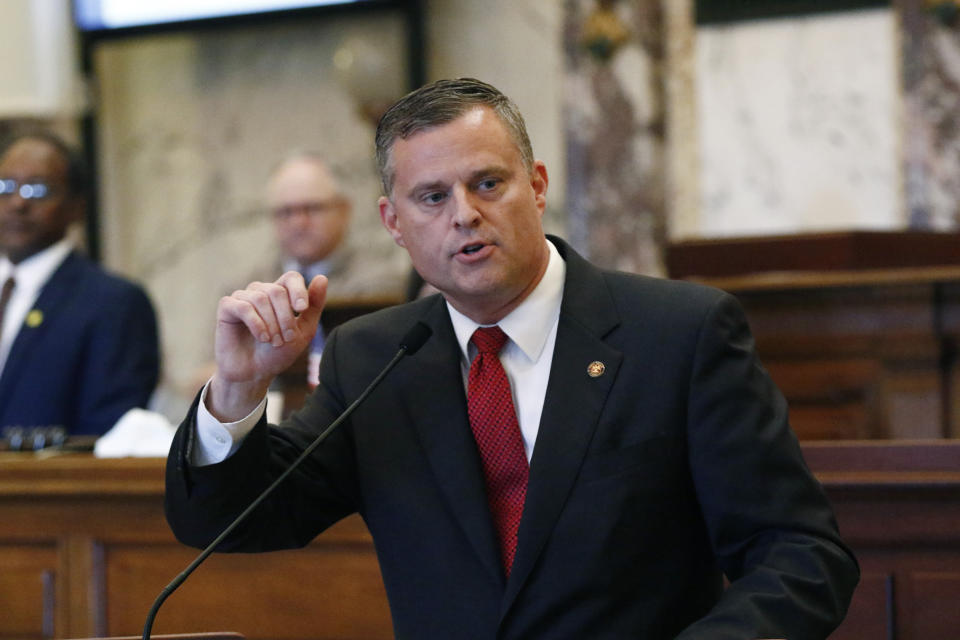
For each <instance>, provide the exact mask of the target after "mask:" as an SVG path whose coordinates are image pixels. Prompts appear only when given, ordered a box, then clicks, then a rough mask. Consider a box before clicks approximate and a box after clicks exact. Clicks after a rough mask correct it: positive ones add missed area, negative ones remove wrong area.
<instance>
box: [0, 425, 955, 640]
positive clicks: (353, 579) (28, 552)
mask: <svg viewBox="0 0 960 640" xmlns="http://www.w3.org/2000/svg"><path fill="white" fill-rule="evenodd" d="M804 452H805V455H806V457H807V461H808V463H809V464H810V466H811V468H812V469H813V470H814V473H816V475H817V477H818V478H819V479H820V480H821V482H822V483H823V485H824V487H825V489H826V491H827V495H828V497H829V498H830V500H831V502H832V503H833V505H834V508H835V510H836V514H837V520H838V522H839V525H840V529H841V532H842V534H843V535H844V538H845V539H846V540H847V542H848V543H849V544H850V545H851V546H852V548H853V549H854V551H855V552H856V554H857V556H858V559H859V561H860V563H861V566H862V568H863V582H862V584H861V586H860V588H859V589H858V591H857V593H856V595H855V598H854V602H853V605H852V607H851V610H850V614H849V616H848V619H847V620H846V622H845V623H844V624H843V626H842V627H841V628H840V629H839V630H838V631H837V633H836V634H835V635H834V636H833V637H834V638H835V639H839V640H878V639H884V638H890V637H895V638H898V639H899V640H953V639H954V638H956V635H950V634H951V633H955V630H956V629H957V628H960V620H958V617H957V616H958V615H960V607H958V606H957V605H956V602H957V601H958V600H957V596H958V594H960V442H950V441H924V442H879V441H876V442H826V441H823V442H808V443H805V444H804ZM163 465H164V461H163V460H158V459H144V460H133V459H131V460H97V459H94V458H92V457H89V456H79V455H78V456H69V457H58V458H51V459H46V460H45V459H38V458H35V457H33V456H31V455H28V454H4V455H0V603H2V607H3V609H2V615H0V640H5V639H8V638H9V639H11V640H12V639H14V638H17V639H20V640H23V639H29V640H32V639H34V638H36V639H39V638H44V637H50V636H51V635H52V636H54V637H57V638H78V637H94V636H106V635H110V636H122V635H138V634H139V633H140V632H141V630H142V626H143V622H144V619H145V617H146V615H147V612H148V610H149V608H150V606H151V604H152V602H153V600H154V599H155V598H156V596H157V595H158V594H159V593H160V592H161V590H162V589H163V588H164V587H165V586H166V585H167V583H169V582H170V581H171V580H172V579H173V578H174V576H176V575H177V574H178V573H179V572H180V571H182V570H183V569H184V568H185V567H186V566H187V565H188V564H189V563H190V562H191V561H192V560H193V558H195V557H196V554H197V551H196V550H194V549H188V548H186V547H183V546H182V545H180V544H178V543H177V542H176V541H175V540H174V539H173V537H172V536H171V534H170V532H169V529H168V527H167V525H166V522H165V521H164V518H163V510H162V494H163ZM51 621H52V622H51ZM51 626H52V629H51ZM217 629H230V630H235V631H238V632H240V633H243V634H244V635H245V636H246V637H247V638H249V639H251V640H256V639H257V638H276V639H279V640H299V639H303V640H306V639H308V638H324V639H325V638H330V639H334V638H337V639H340V640H351V639H356V640H361V639H363V640H378V639H381V638H382V639H384V640H386V639H388V638H391V637H392V631H391V625H390V617H389V611H388V608H387V604H386V597H385V595H384V591H383V584H382V581H381V579H380V574H379V569H378V565H377V560H376V555H375V553H374V549H373V545H372V542H371V540H370V537H369V534H368V533H367V531H366V529H365V528H364V526H363V523H362V522H361V521H360V520H359V519H358V518H350V519H348V520H345V521H344V522H342V523H340V524H338V525H337V526H335V527H334V528H332V529H331V530H330V531H327V532H326V533H324V534H323V535H322V536H320V537H319V538H318V539H317V540H316V541H315V542H314V543H313V544H311V545H310V546H308V547H307V548H306V549H302V550H298V551H285V552H279V553H268V554H254V555H248V554H237V555H219V554H215V555H213V556H211V557H210V558H209V559H208V561H207V562H206V563H205V564H203V565H201V566H200V567H199V568H198V569H197V571H196V572H195V573H194V574H193V575H192V576H191V577H190V579H189V580H188V581H187V582H186V583H185V584H184V586H183V587H182V589H181V590H179V591H177V592H176V593H174V594H173V595H172V596H171V597H170V598H169V599H168V601H167V602H166V603H165V604H164V606H163V607H162V608H161V609H160V612H159V615H158V616H157V619H156V623H155V625H154V630H155V631H156V632H157V633H190V632H196V631H209V630H217ZM888 632H889V634H893V635H889V634H888Z"/></svg>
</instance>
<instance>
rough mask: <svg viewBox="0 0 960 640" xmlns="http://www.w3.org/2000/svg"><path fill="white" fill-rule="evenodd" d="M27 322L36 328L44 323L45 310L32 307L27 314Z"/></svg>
mask: <svg viewBox="0 0 960 640" xmlns="http://www.w3.org/2000/svg"><path fill="white" fill-rule="evenodd" d="M26 324H27V326H28V327H30V328H31V329H36V328H37V327H39V326H40V325H41V324H43V311H40V309H31V310H30V313H28V314H27V319H26Z"/></svg>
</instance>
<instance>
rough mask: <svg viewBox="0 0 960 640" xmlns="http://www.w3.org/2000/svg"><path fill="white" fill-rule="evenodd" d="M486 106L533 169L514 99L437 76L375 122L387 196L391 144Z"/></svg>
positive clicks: (474, 83) (478, 83)
mask: <svg viewBox="0 0 960 640" xmlns="http://www.w3.org/2000/svg"><path fill="white" fill-rule="evenodd" d="M478 106H479V107H489V108H490V109H491V110H493V112H494V113H495V114H496V115H497V117H498V118H500V121H501V122H503V124H504V125H505V126H506V127H507V131H508V132H509V133H510V137H511V138H513V141H514V143H515V144H516V145H517V150H518V151H519V152H520V156H521V158H522V160H523V164H524V166H525V167H526V169H527V171H531V172H532V171H533V162H534V158H533V148H532V147H531V146H530V137H529V136H528V135H527V126H526V124H525V123H524V121H523V116H522V115H521V114H520V109H518V108H517V105H516V104H514V102H513V101H512V100H511V99H510V98H508V97H507V96H505V95H504V94H503V93H501V92H500V91H499V90H498V89H496V88H495V87H493V86H491V85H489V84H487V83H486V82H481V81H480V80H475V79H474V78H459V79H456V80H438V81H436V82H433V83H431V84H428V85H424V86H422V87H420V88H419V89H416V90H415V91H412V92H410V93H408V94H407V95H405V96H404V97H403V98H400V100H399V101H397V102H396V103H395V104H394V105H393V106H392V107H390V108H389V109H388V110H387V111H386V113H384V114H383V116H382V117H381V118H380V122H379V124H378V125H377V137H376V153H377V170H378V171H379V172H380V184H381V186H382V187H383V193H384V195H385V196H387V197H388V198H389V197H390V193H391V191H392V190H393V180H394V177H395V176H394V167H393V158H392V151H393V144H394V143H395V142H396V141H397V139H398V138H399V139H401V140H406V139H407V138H409V137H410V136H412V135H414V134H416V133H419V132H421V131H423V130H425V129H430V128H432V127H436V126H439V125H444V124H448V123H450V122H453V121H454V120H456V119H457V118H459V117H460V116H462V115H463V114H464V113H466V112H467V111H468V110H470V109H472V108H474V107H478Z"/></svg>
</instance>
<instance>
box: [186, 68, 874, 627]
mask: <svg viewBox="0 0 960 640" xmlns="http://www.w3.org/2000/svg"><path fill="white" fill-rule="evenodd" d="M377 150H378V165H379V167H380V172H381V179H382V181H383V187H384V196H383V197H381V199H380V201H379V206H380V215H381V219H382V222H383V224H384V226H385V227H386V228H387V230H388V231H389V232H390V234H391V235H392V236H393V238H394V240H395V241H396V242H397V243H398V244H400V245H401V246H403V247H405V248H406V249H407V251H408V252H409V254H410V257H411V259H412V261H413V264H414V266H415V267H416V269H417V271H418V272H419V273H420V274H421V275H422V276H423V278H424V279H425V280H426V281H427V282H429V283H430V284H431V285H433V286H434V287H436V288H437V289H438V290H439V291H440V295H433V296H429V297H427V298H424V299H421V300H418V301H415V302H412V303H409V304H405V305H400V306H396V307H392V308H389V309H385V310H382V311H379V312H377V313H373V314H370V315H367V316H363V317H361V318H358V319H356V320H353V321H351V322H348V323H346V324H344V325H341V326H340V327H338V328H337V329H335V330H334V331H333V332H332V333H331V335H330V338H329V340H328V342H327V346H326V350H325V351H324V357H323V360H322V361H321V366H320V386H319V387H318V388H317V390H316V392H315V393H314V394H313V395H312V396H311V397H310V399H309V400H308V402H307V405H306V407H305V408H304V409H303V410H302V411H300V412H298V413H295V414H294V415H293V416H292V417H291V418H290V419H289V420H287V421H286V422H285V423H284V424H283V425H282V426H281V428H276V427H271V426H269V425H267V424H266V421H265V420H264V418H263V417H262V416H263V411H264V406H263V405H264V401H263V398H264V394H265V392H266V389H267V386H268V385H269V383H270V379H271V378H272V377H273V376H274V375H276V373H277V372H278V371H281V370H283V368H284V367H285V366H286V364H287V363H288V362H289V360H290V359H291V358H292V357H294V356H295V354H296V353H297V351H298V350H299V349H302V348H303V345H304V344H306V342H307V341H308V340H309V339H310V336H311V334H312V332H313V330H314V328H315V327H316V325H317V320H318V317H319V314H320V311H321V309H322V307H323V303H324V296H325V287H326V282H325V280H324V279H323V278H322V277H317V278H314V279H313V280H312V281H311V282H310V283H309V285H307V283H305V282H304V281H303V278H302V277H300V276H299V274H296V273H287V274H285V275H284V276H282V277H281V278H280V279H279V280H278V281H276V282H274V283H254V284H252V285H251V286H250V287H248V288H247V289H246V290H244V291H240V292H237V293H235V294H234V295H233V296H230V297H227V298H224V299H222V300H221V302H220V305H219V307H218V325H217V331H216V345H215V351H216V357H217V367H218V368H217V372H216V373H215V374H214V376H213V378H212V379H211V381H210V382H209V383H208V384H207V386H206V387H205V389H204V390H203V391H202V392H201V394H200V395H199V396H198V399H197V401H196V404H195V406H194V408H193V410H191V412H190V414H189V415H188V416H187V419H186V420H185V421H184V423H183V424H182V425H181V428H180V431H179V432H178V435H177V437H176V438H175V440H174V443H173V446H172V448H171V452H170V457H169V460H168V463H167V517H168V519H169V521H170V523H171V525H172V527H173V529H174V532H175V533H176V535H177V536H178V537H179V538H180V539H181V540H183V541H184V542H187V543H189V544H194V545H205V544H208V543H209V542H210V541H211V540H212V539H213V538H214V537H215V536H216V535H217V534H218V533H219V532H220V531H221V530H223V529H224V528H225V527H226V526H227V524H228V523H229V522H230V521H231V520H232V519H233V518H234V517H235V516H236V514H238V513H239V512H240V511H241V510H242V509H243V508H244V507H245V506H246V505H247V504H249V502H251V501H252V500H253V498H254V497H255V496H257V495H258V493H259V492H260V491H261V490H262V489H263V488H264V487H265V486H267V485H268V483H270V482H271V481H272V479H274V478H276V477H277V476H278V475H279V474H280V473H281V472H282V471H283V470H284V469H285V468H286V467H287V466H288V465H289V463H290V461H291V460H293V459H294V458H295V457H296V456H297V454H299V453H301V452H302V451H304V449H305V448H306V447H307V446H309V444H310V443H311V442H312V441H313V439H314V438H315V436H316V435H317V434H318V433H319V432H321V431H322V430H323V429H324V428H326V427H327V425H329V424H330V423H331V422H332V420H333V419H334V418H335V417H336V416H338V415H339V414H340V413H341V412H342V411H343V410H344V407H346V406H348V405H349V404H350V403H352V402H353V401H354V400H355V399H356V398H357V397H358V395H359V394H360V393H361V392H362V390H363V389H364V387H365V386H366V385H367V384H368V382H369V381H370V380H372V379H373V378H374V376H375V375H376V374H377V372H378V370H379V369H380V368H381V367H382V366H383V363H384V362H385V361H386V360H387V359H388V358H389V357H390V355H392V354H393V353H394V352H395V351H396V349H397V344H398V343H399V342H400V340H401V338H402V336H403V335H404V334H405V333H406V332H407V330H408V329H409V327H411V325H414V324H415V323H417V322H422V323H424V324H426V325H427V326H428V327H430V329H431V330H432V337H431V338H430V340H429V341H428V342H427V343H426V344H424V345H423V347H422V348H421V349H419V350H418V351H417V352H416V353H415V354H413V355H411V356H409V357H407V358H405V359H404V360H403V361H401V362H400V364H399V365H398V366H397V368H396V369H395V370H394V371H392V372H391V373H390V374H389V376H388V377H387V378H385V379H384V381H383V383H382V384H381V385H380V386H379V387H377V389H376V390H375V391H373V393H371V394H370V395H369V396H368V397H367V399H366V401H365V402H364V404H362V405H360V406H359V407H358V408H357V410H356V411H355V412H354V413H353V414H352V415H351V416H350V418H349V419H348V420H347V421H346V422H344V424H343V425H341V427H340V429H338V430H337V431H334V432H333V434H332V435H331V437H330V438H328V439H327V440H326V441H324V442H323V443H322V444H321V445H320V446H319V447H318V448H316V449H315V450H313V452H312V453H311V455H310V456H309V458H307V459H306V461H305V463H304V465H303V466H302V467H300V468H299V469H298V470H297V472H296V473H293V474H291V475H290V476H289V477H288V478H287V479H286V481H285V482H284V483H283V484H281V485H280V486H279V487H278V489H277V491H276V492H274V493H273V494H271V496H270V498H268V499H267V500H266V501H265V502H264V503H262V504H261V505H260V506H259V507H258V509H257V510H255V511H254V512H253V513H252V514H251V517H250V519H249V520H248V521H246V522H245V523H244V524H243V525H241V526H240V527H239V528H238V529H237V530H236V531H235V532H234V533H233V534H232V536H231V537H230V538H229V539H228V540H227V541H226V542H225V543H224V544H223V546H222V547H221V550H225V551H230V550H245V551H260V550H267V549H276V548H286V547H296V546H301V545H305V544H307V543H308V542H309V541H310V540H311V539H312V538H313V537H314V536H316V535H318V534H319V533H320V532H321V531H323V530H324V529H325V528H326V527H329V526H330V525H331V524H332V523H333V522H335V521H337V520H338V519H340V518H342V517H344V516H346V515H347V514H350V513H353V512H359V513H360V514H361V515H362V516H363V518H364V520H365V522H366V523H367V526H368V527H369V529H370V531H371V533H372V535H373V539H374V543H375V544H376V548H377V555H378V558H379V561H380V568H381V571H382V574H383V579H384V583H385V585H386V589H387V595H388V597H389V600H390V607H391V612H392V615H393V623H394V632H395V633H396V636H397V637H398V638H410V639H416V640H429V639H434V638H436V639H444V640H446V639H450V638H457V639H476V640H486V639H493V638H497V639H503V640H508V639H509V640H539V639H544V640H556V639H571V640H581V639H589V640H605V639H610V640H614V639H616V640H620V639H627V638H636V639H638V640H639V639H643V640H670V639H674V638H678V639H679V638H682V639H683V640H699V639H704V640H706V639H710V640H749V639H757V638H790V639H791V640H823V639H824V638H826V637H827V635H829V633H830V632H831V631H832V630H833V628H834V627H835V626H836V625H837V624H838V623H839V622H840V620H841V619H842V618H843V616H844V614H845V612H846V609H847V606H848V604H849V601H850V597H851V595H852V592H853V589H854V586H855V585H856V583H857V580H858V577H859V570H858V567H857V563H856V561H855V559H854V558H853V556H852V554H851V553H850V551H849V549H848V548H847V547H846V545H844V543H843V541H842V540H841V539H840V536H839V534H838V532H837V528H836V523H835V522H834V519H833V514H832V512H831V509H830V506H829V504H828V503H827V500H826V498H825V496H824V495H823V492H822V491H821V488H820V486H819V485H818V483H817V481H816V480H815V479H814V478H813V477H812V476H811V474H810V472H809V470H808V469H807V467H806V465H805V464H804V462H803V459H802V456H801V452H800V448H799V446H798V443H797V441H796V438H795V437H794V435H793V433H792V432H791V430H790V427H789V424H788V422H787V407H786V404H785V402H784V400H783V397H782V395H781V394H780V393H779V392H778V391H777V389H776V388H775V387H774V385H773V383H772V382H771V380H770V378H769V376H768V375H767V374H766V372H765V371H764V370H763V368H762V367H761V366H760V364H759V362H758V360H757V356H756V353H755V351H754V348H753V341H752V339H751V337H750V332H749V330H748V328H747V324H746V321H745V319H744V316H743V313H742V311H741V309H740V307H739V305H738V304H737V303H736V301H735V300H734V299H733V298H732V297H731V296H729V295H727V294H725V293H723V292H721V291H717V290H715V289H710V288H707V287H702V286H697V285H694V284H690V283H683V282H669V281H666V280H661V279H655V278H645V277H641V276H637V275H632V274H625V273H616V272H611V271H604V270H601V269H598V268H597V267H595V266H593V265H591V264H590V263H588V262H587V261H586V260H584V259H583V258H582V257H580V256H579V255H578V254H577V253H576V252H575V251H574V250H573V249H572V248H571V247H570V246H568V245H567V244H566V243H564V242H563V241H562V240H560V239H558V238H554V237H551V236H545V234H544V232H543V228H542V225H541V217H542V215H543V212H544V209H545V205H546V193H547V172H546V168H545V167H544V164H543V163H542V162H540V161H537V160H535V159H534V157H533V154H532V150H531V149H530V142H529V139H528V137H527V134H526V130H525V126H524V123H523V119H522V117H521V116H520V114H519V111H518V110H517V108H516V106H515V105H514V104H513V103H512V102H511V101H510V100H509V99H508V98H506V96H504V95H503V94H501V93H500V92H499V91H497V90H496V89H495V88H493V87H491V86H489V85H487V84H485V83H482V82H479V81H476V80H471V79H460V80H448V81H439V82H436V83H433V84H431V85H427V86H425V87H422V88H421V89H418V90H417V91H415V92H413V93H411V94H409V95H408V96H406V97H405V98H403V99H402V100H401V101H400V102H398V103H397V104H396V105H394V106H393V107H391V109H390V110H388V111H387V112H386V114H385V115H384V116H383V118H382V119H381V121H380V124H379V127H378V130H377ZM504 340H505V342H504ZM497 349H499V354H498V355H496V351H497ZM511 397H512V400H511ZM318 575H319V576H320V577H321V579H322V575H323V567H322V566H321V567H318ZM724 577H725V578H726V579H727V581H728V583H729V584H728V585H727V586H726V587H725V585H724Z"/></svg>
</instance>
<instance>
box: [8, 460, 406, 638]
mask: <svg viewBox="0 0 960 640" xmlns="http://www.w3.org/2000/svg"><path fill="white" fill-rule="evenodd" d="M164 463H165V461H164V460H162V459H117V460H98V459H95V458H92V457H90V456H81V455H72V456H64V457H56V458H50V459H38V458H35V457H34V456H32V455H28V454H0V603H2V604H0V609H2V614H0V638H3V639H7V638H9V639H11V640H13V639H17V640H28V639H32V638H43V637H58V638H67V637H93V636H104V635H109V636H120V635H139V634H140V633H141V632H142V630H143V623H144V619H145V618H146V615H147V611H148V610H149V608H150V605H151V604H152V602H153V600H154V599H155V598H156V596H157V595H158V594H159V593H160V591H161V590H162V589H163V587H164V586H166V585H167V584H168V583H169V582H170V581H171V580H172V579H173V578H174V576H176V575H177V574H178V573H180V571H182V570H183V569H184V568H185V567H186V566H187V565H188V564H189V563H190V562H191V561H192V560H193V559H194V558H195V557H196V555H197V553H198V551H196V550H194V549H190V548H187V547H184V546H182V545H180V544H179V543H178V542H176V541H175V540H174V538H173V535H172V534H171V533H170V529H169V527H168V526H167V523H166V520H165V519H164V516H163V469H164ZM216 629H230V630H235V631H239V632H241V633H243V634H244V635H245V636H246V637H247V638H248V639H250V640H253V639H256V638H274V639H278V640H284V639H288V638H290V639H300V638H302V639H307V638H331V639H333V638H336V639H338V640H349V639H356V640H377V639H380V638H382V639H384V640H386V639H389V638H392V637H393V635H392V628H391V623H390V616H389V611H388V609H387V605H386V595H385V593H384V589H383V583H382V581H381V579H380V570H379V567H378V565H377V561H376V557H375V554H374V550H373V544H372V541H371V540H370V537H369V534H368V533H367V531H366V528H365V527H364V526H363V523H362V521H360V520H359V518H351V519H348V520H345V521H343V522H342V523H340V524H339V525H337V526H336V527H334V528H333V529H331V530H330V531H328V532H326V533H325V534H324V535H323V536H321V537H320V538H319V539H318V540H317V541H316V542H315V543H314V544H312V545H310V547H308V548H307V549H303V550H299V551H284V552H276V553H269V554H258V555H245V554H240V555H214V556H211V557H210V558H209V559H208V560H207V561H206V562H205V563H204V564H203V565H201V566H200V567H199V568H198V569H197V571H196V572H195V573H194V574H193V575H192V576H191V578H190V580H188V581H187V582H186V583H185V584H184V585H183V587H182V588H181V589H180V590H178V591H177V592H176V593H174V594H173V595H172V596H171V597H170V598H169V599H168V600H167V602H166V603H165V604H164V605H163V607H162V608H161V609H160V613H159V615H158V616H157V619H156V623H155V625H154V631H155V632H156V633H187V632H196V631H204V630H216Z"/></svg>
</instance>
